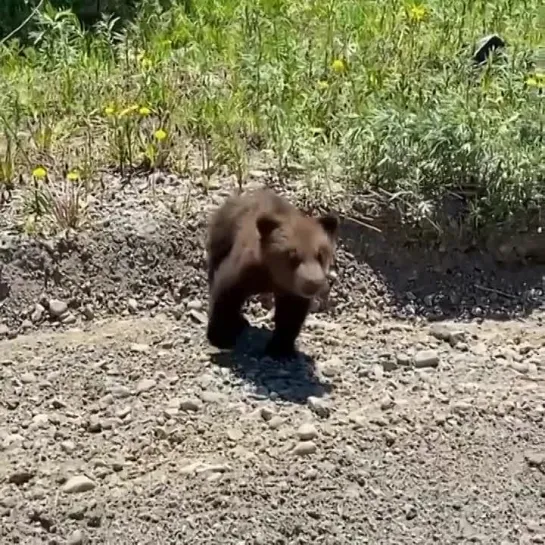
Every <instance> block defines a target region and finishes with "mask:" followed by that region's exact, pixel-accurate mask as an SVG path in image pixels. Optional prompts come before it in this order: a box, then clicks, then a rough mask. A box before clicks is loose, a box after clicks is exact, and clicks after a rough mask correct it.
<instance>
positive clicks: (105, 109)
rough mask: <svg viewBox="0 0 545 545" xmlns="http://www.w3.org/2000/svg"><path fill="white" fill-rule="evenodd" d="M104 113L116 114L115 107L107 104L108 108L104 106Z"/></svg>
mask: <svg viewBox="0 0 545 545" xmlns="http://www.w3.org/2000/svg"><path fill="white" fill-rule="evenodd" d="M104 113H105V114H106V115H108V116H111V115H114V114H115V108H114V107H113V106H106V108H104Z"/></svg>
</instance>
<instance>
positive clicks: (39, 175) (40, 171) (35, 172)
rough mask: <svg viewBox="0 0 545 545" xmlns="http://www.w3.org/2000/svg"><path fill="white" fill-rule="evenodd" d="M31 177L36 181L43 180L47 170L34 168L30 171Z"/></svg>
mask: <svg viewBox="0 0 545 545" xmlns="http://www.w3.org/2000/svg"><path fill="white" fill-rule="evenodd" d="M32 176H34V178H36V179H37V180H43V179H44V178H45V177H46V176H47V170H45V168H44V167H36V168H35V169H34V170H33V171H32Z"/></svg>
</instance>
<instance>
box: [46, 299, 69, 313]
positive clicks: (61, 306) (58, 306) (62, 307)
mask: <svg viewBox="0 0 545 545" xmlns="http://www.w3.org/2000/svg"><path fill="white" fill-rule="evenodd" d="M67 310H68V305H67V304H66V303H65V302H64V301H59V300H58V299H51V300H50V301H49V314H51V316H52V317H53V318H60V317H61V316H62V315H63V314H64V313H65V312H66V311H67Z"/></svg>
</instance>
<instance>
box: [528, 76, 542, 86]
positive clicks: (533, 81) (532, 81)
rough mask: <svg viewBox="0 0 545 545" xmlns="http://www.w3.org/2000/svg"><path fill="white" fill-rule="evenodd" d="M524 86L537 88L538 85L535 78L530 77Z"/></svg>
mask: <svg viewBox="0 0 545 545" xmlns="http://www.w3.org/2000/svg"><path fill="white" fill-rule="evenodd" d="M526 85H528V87H537V86H538V85H539V84H538V81H537V78H535V77H534V76H531V77H529V78H528V79H527V80H526Z"/></svg>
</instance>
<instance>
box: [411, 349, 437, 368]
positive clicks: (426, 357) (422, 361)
mask: <svg viewBox="0 0 545 545" xmlns="http://www.w3.org/2000/svg"><path fill="white" fill-rule="evenodd" d="M438 365H439V356H438V355H437V352H436V351H435V350H420V351H419V352H417V353H416V355H415V357H414V366H415V367H416V368H418V369H422V368H425V367H437V366H438Z"/></svg>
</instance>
